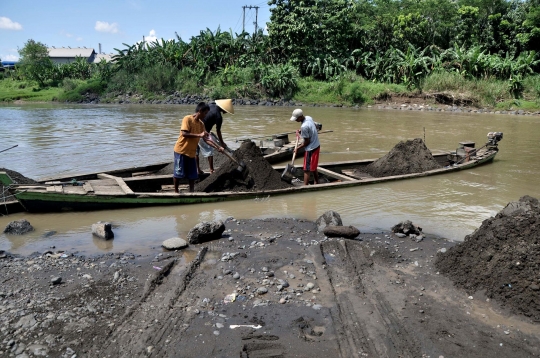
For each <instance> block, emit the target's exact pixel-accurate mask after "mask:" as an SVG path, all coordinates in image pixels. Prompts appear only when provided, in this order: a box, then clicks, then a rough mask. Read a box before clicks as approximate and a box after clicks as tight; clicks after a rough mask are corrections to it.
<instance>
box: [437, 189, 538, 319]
mask: <svg viewBox="0 0 540 358" xmlns="http://www.w3.org/2000/svg"><path fill="white" fill-rule="evenodd" d="M435 265H436V267H437V268H438V269H439V270H440V272H441V273H442V274H444V275H446V276H448V277H449V278H451V279H452V280H453V281H454V283H455V285H456V286H458V287H461V288H464V289H465V290H467V292H468V293H469V294H471V293H473V292H476V291H479V290H485V291H486V295H487V296H488V297H490V298H494V299H495V300H497V301H498V302H500V303H501V304H502V305H504V306H507V307H508V308H509V309H510V310H511V311H512V312H515V313H520V314H523V315H525V316H527V317H531V318H532V319H534V320H535V321H540V274H539V272H540V271H539V270H540V203H539V201H538V199H535V198H532V197H530V196H524V197H522V198H521V199H519V201H518V202H511V203H509V204H508V205H507V206H506V207H505V208H504V209H503V210H501V211H500V212H499V213H498V214H497V215H496V216H495V217H492V218H490V219H487V220H485V221H484V222H483V223H482V225H481V226H480V228H479V229H477V230H476V231H475V232H474V233H472V234H471V235H467V236H466V237H465V241H464V242H463V243H460V244H458V245H456V246H454V247H452V248H450V249H449V250H448V252H447V253H446V254H438V255H437V260H436V262H435Z"/></svg>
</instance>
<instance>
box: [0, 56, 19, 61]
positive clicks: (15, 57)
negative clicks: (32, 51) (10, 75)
mask: <svg viewBox="0 0 540 358" xmlns="http://www.w3.org/2000/svg"><path fill="white" fill-rule="evenodd" d="M0 58H1V59H2V61H18V60H19V56H17V55H0Z"/></svg>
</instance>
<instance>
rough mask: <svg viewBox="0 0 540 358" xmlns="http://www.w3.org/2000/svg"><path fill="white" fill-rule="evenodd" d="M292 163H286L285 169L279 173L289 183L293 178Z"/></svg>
mask: <svg viewBox="0 0 540 358" xmlns="http://www.w3.org/2000/svg"><path fill="white" fill-rule="evenodd" d="M294 169H295V168H294V165H292V164H287V167H285V170H284V171H283V173H282V174H281V179H282V180H284V181H286V182H288V183H290V182H291V181H292V180H293V179H294V175H293V173H294Z"/></svg>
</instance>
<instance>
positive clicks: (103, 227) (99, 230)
mask: <svg viewBox="0 0 540 358" xmlns="http://www.w3.org/2000/svg"><path fill="white" fill-rule="evenodd" d="M111 227H112V225H111V223H109V222H102V221H98V222H97V223H95V224H92V235H94V236H97V237H99V238H100V239H103V240H111V239H113V238H114V233H113V232H112V228H111Z"/></svg>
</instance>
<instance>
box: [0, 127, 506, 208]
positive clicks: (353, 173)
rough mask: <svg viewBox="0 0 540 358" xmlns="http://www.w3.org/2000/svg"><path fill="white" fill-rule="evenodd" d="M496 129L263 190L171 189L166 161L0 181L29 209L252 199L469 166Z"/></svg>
mask: <svg viewBox="0 0 540 358" xmlns="http://www.w3.org/2000/svg"><path fill="white" fill-rule="evenodd" d="M496 133H497V135H498V136H497V137H493V136H491V138H489V141H488V143H486V145H484V146H482V147H481V148H478V149H474V144H472V145H473V147H470V145H471V143H470V142H462V143H460V144H461V146H460V148H458V149H457V150H456V151H454V152H446V153H441V154H436V155H434V156H433V157H434V158H435V159H436V160H437V162H438V163H439V164H440V165H441V168H438V169H434V170H429V171H425V172H421V173H413V174H405V175H395V176H387V177H378V178H374V177H370V176H369V175H365V174H362V173H363V172H362V168H365V167H366V166H367V165H369V164H370V163H372V162H373V161H374V160H352V161H343V162H334V163H325V164H321V165H320V166H319V168H318V171H319V177H320V179H321V181H322V182H324V183H323V184H319V185H308V186H303V185H300V186H299V185H298V184H297V185H295V186H293V187H290V188H286V189H277V190H267V191H253V192H216V193H202V192H195V193H189V192H187V191H186V192H181V193H180V194H176V193H174V191H173V190H172V185H171V184H172V178H171V175H154V174H153V173H154V172H156V171H159V170H160V169H162V168H163V167H164V166H166V165H168V164H169V163H161V164H155V165H152V166H145V167H138V168H130V169H123V170H114V171H109V172H103V173H93V174H85V175H80V176H72V177H68V178H60V179H56V180H47V181H43V182H40V183H39V184H34V185H16V184H13V183H12V182H11V179H10V178H9V176H8V175H7V174H6V173H4V172H0V182H1V183H2V185H3V186H6V187H10V190H11V191H12V193H13V194H14V195H15V196H16V198H17V199H18V200H19V202H20V203H21V204H22V205H23V206H24V208H25V209H26V210H28V211H30V212H54V211H71V210H74V211H88V210H103V209H119V208H130V207H143V206H156V205H184V204H196V203H208V202H219V201H226V200H242V199H253V198H257V197H267V196H274V195H285V194H294V193H303V192H309V191H319V190H329V189H337V188H347V187H353V186H360V185H368V184H375V183H384V182H389V181H396V180H404V179H413V178H420V177H427V176H432V175H439V174H446V173H452V172H456V171H460V170H466V169H471V168H473V167H476V166H479V165H482V164H485V163H488V162H491V161H493V159H494V158H495V155H496V154H497V152H498V145H497V142H498V141H500V140H501V139H502V133H499V132H496ZM490 134H492V133H490ZM283 168H284V167H283V166H282V167H274V169H275V170H277V171H278V172H280V173H281V171H282V170H283ZM300 174H301V173H300Z"/></svg>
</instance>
